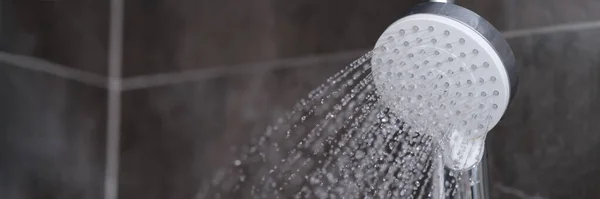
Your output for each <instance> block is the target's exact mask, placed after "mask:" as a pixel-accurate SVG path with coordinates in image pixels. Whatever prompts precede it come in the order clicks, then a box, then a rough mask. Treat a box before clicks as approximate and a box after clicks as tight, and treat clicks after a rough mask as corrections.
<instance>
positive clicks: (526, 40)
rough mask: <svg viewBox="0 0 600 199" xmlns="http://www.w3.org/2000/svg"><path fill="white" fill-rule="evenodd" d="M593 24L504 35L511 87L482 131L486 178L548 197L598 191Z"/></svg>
mask: <svg viewBox="0 0 600 199" xmlns="http://www.w3.org/2000/svg"><path fill="white" fill-rule="evenodd" d="M598 34H600V31H599V30H590V31H580V32H565V33H556V34H547V35H539V36H531V37H523V38H517V39H511V40H510V43H511V45H512V47H513V50H514V51H515V56H516V57H517V60H518V66H519V67H520V74H519V75H520V78H519V81H520V84H519V90H518V91H517V94H516V96H515V98H514V100H513V103H512V105H511V106H510V107H509V109H508V111H507V113H506V115H505V117H504V119H503V121H501V123H500V124H499V126H498V127H497V128H495V130H493V131H492V132H490V137H489V138H488V139H489V140H488V146H489V147H488V148H489V150H490V157H491V158H490V160H491V161H492V162H491V163H490V165H491V167H492V169H491V171H492V173H493V174H494V175H493V177H494V183H500V184H502V185H503V186H508V187H513V188H515V189H519V190H523V191H524V192H526V193H530V194H535V193H538V194H540V195H541V196H544V197H550V198H598V197H600V190H598V189H597V187H598V184H600V134H599V133H598V132H600V123H599V122H598V119H600V103H598V102H599V101H600V58H599V57H600V49H599V48H598V46H599V45H600V39H598V38H597V35H598Z"/></svg>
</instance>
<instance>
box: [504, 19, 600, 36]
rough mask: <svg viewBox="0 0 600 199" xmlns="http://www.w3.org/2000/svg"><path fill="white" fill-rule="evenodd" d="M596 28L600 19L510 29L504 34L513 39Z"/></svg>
mask: <svg viewBox="0 0 600 199" xmlns="http://www.w3.org/2000/svg"><path fill="white" fill-rule="evenodd" d="M596 28H600V21H587V22H579V23H568V24H559V25H554V26H547V27H539V28H529V29H522V30H510V31H506V32H503V33H502V36H503V37H504V38H506V39H511V38H515V37H524V36H532V35H540V34H550V33H558V32H565V31H582V30H590V29H596Z"/></svg>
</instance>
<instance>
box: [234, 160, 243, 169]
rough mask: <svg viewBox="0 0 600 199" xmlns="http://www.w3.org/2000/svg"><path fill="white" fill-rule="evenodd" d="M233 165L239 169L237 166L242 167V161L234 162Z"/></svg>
mask: <svg viewBox="0 0 600 199" xmlns="http://www.w3.org/2000/svg"><path fill="white" fill-rule="evenodd" d="M233 165H235V166H236V167H237V166H240V165H242V161H240V160H235V161H233Z"/></svg>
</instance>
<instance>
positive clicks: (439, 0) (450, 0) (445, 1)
mask: <svg viewBox="0 0 600 199" xmlns="http://www.w3.org/2000/svg"><path fill="white" fill-rule="evenodd" d="M430 2H440V3H454V0H430Z"/></svg>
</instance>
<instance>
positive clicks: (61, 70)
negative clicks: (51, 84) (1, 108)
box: [0, 52, 106, 88]
mask: <svg viewBox="0 0 600 199" xmlns="http://www.w3.org/2000/svg"><path fill="white" fill-rule="evenodd" d="M0 62H4V63H7V64H11V65H14V66H18V67H21V68H25V69H29V70H32V71H40V72H45V73H48V74H51V75H55V76H58V77H62V78H65V79H70V80H75V81H78V82H81V83H85V84H89V85H92V86H97V87H102V88H106V78H104V77H103V76H100V75H96V74H93V73H90V72H85V71H82V70H77V69H73V68H69V67H66V66H62V65H59V64H55V63H52V62H49V61H45V60H43V59H38V58H35V57H30V56H24V55H15V54H11V53H7V52H0Z"/></svg>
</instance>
